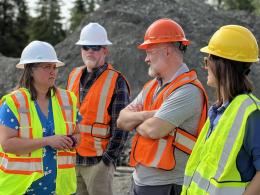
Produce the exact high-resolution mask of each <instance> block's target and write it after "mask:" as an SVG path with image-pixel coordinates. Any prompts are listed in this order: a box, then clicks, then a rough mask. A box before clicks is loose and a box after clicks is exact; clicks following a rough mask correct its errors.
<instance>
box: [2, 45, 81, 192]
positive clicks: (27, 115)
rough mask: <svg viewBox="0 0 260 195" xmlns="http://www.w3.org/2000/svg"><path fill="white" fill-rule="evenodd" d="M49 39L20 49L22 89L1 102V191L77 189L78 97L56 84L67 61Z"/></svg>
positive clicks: (71, 190) (69, 190)
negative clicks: (59, 57)
mask: <svg viewBox="0 0 260 195" xmlns="http://www.w3.org/2000/svg"><path fill="white" fill-rule="evenodd" d="M63 65H64V63H62V62H61V61H59V60H58V59H57V56H56V52H55V50H54V48H53V46H51V45H50V44H49V43H46V42H41V41H33V42H31V43H30V44H29V45H27V46H26V47H25V48H24V50H23V52H22V55H21V59H20V62H19V63H18V64H17V65H16V67H17V68H22V69H23V74H22V76H21V79H20V82H19V84H18V87H17V90H15V91H13V92H11V93H10V94H7V95H5V96H4V97H3V98H2V105H1V107H0V194H36V195H43V194H44V195H45V194H61V195H69V194H73V193H75V192H76V174H75V165H74V163H75V155H76V153H75V150H74V148H75V146H76V145H77V144H78V142H79V138H80V137H79V133H78V127H77V125H76V121H77V119H79V120H80V118H81V117H80V115H79V114H78V113H77V109H76V105H77V100H76V97H75V96H74V94H73V93H71V92H69V91H66V90H62V89H59V88H56V87H55V79H56V76H57V67H59V66H63Z"/></svg>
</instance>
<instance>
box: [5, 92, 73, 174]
mask: <svg viewBox="0 0 260 195" xmlns="http://www.w3.org/2000/svg"><path fill="white" fill-rule="evenodd" d="M10 97H11V99H10V100H11V102H10V104H11V105H13V106H14V107H15V108H16V110H17V114H18V115H17V116H18V121H19V124H20V128H19V131H18V137H21V138H28V139H35V138H40V137H42V130H41V129H40V128H41V126H37V127H38V128H37V127H36V126H35V124H36V123H35V121H36V120H37V119H36V118H37V117H36V116H35V112H34V110H33V108H32V104H34V103H31V102H30V101H31V100H30V95H29V93H28V91H27V90H26V89H24V88H20V89H18V90H16V91H14V92H12V93H11V95H10ZM55 98H57V102H58V103H59V105H57V104H55V103H53V109H54V111H58V110H57V109H60V110H62V113H63V119H62V120H61V121H57V120H56V121H54V122H55V126H56V124H57V127H59V128H61V126H60V125H58V123H59V122H60V123H64V122H65V124H66V131H65V132H64V131H62V130H61V129H59V130H58V131H55V132H56V133H58V134H65V135H66V134H67V135H71V134H72V133H74V131H75V119H74V116H75V113H74V112H75V111H76V110H73V102H72V98H71V94H70V92H68V91H65V90H60V89H58V90H57V92H56V97H52V99H55ZM52 102H53V100H52ZM59 107H60V108H59ZM55 109H56V110H55ZM56 118H57V117H56ZM73 121H74V122H73ZM33 127H34V128H35V129H34V130H33ZM36 130H37V131H36ZM75 156H76V153H75V151H73V150H72V151H57V168H58V169H68V168H72V167H75ZM0 162H2V163H1V164H0V170H2V171H3V172H5V173H9V174H22V175H31V174H33V173H40V174H43V169H42V149H40V150H37V151H34V152H32V153H29V154H23V155H15V154H9V153H5V152H4V151H3V150H2V149H1V148H0ZM58 176H59V175H58Z"/></svg>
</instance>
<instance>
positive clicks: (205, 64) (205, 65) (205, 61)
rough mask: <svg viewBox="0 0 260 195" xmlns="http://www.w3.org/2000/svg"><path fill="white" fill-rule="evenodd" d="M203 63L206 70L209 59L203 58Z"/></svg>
mask: <svg viewBox="0 0 260 195" xmlns="http://www.w3.org/2000/svg"><path fill="white" fill-rule="evenodd" d="M203 61H204V68H208V67H209V58H208V57H204V58H203Z"/></svg>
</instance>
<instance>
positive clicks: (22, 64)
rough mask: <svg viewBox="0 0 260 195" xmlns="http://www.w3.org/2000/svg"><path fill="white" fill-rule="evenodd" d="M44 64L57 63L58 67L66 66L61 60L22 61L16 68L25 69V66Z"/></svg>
mask: <svg viewBox="0 0 260 195" xmlns="http://www.w3.org/2000/svg"><path fill="white" fill-rule="evenodd" d="M42 62H49V63H56V67H61V66H64V65H65V64H64V63H63V62H61V61H59V60H44V61H39V60H30V61H20V62H19V63H18V64H16V68H19V69H24V65H25V64H32V63H42Z"/></svg>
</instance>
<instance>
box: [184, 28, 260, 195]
mask: <svg viewBox="0 0 260 195" xmlns="http://www.w3.org/2000/svg"><path fill="white" fill-rule="evenodd" d="M201 52H204V53H207V54H208V56H207V57H205V59H204V60H205V69H206V70H208V78H207V84H208V85H209V86H210V87H213V88H215V89H216V94H217V96H216V99H217V100H216V103H215V104H214V105H213V106H212V107H211V108H210V109H209V113H208V114H209V117H208V120H207V122H206V124H205V125H204V127H203V129H202V131H201V133H200V136H199V138H198V140H197V142H196V144H195V146H194V148H193V151H192V154H191V156H190V158H189V160H188V162H187V165H186V169H185V178H184V184H183V188H182V194H183V195H184V194H190V195H203V194H210V195H233V194H234V195H238V194H250V195H258V194H260V185H259V183H260V141H259V140H260V131H259V130H260V129H259V128H260V111H259V109H260V101H259V100H258V99H257V98H256V97H255V96H254V95H253V94H252V90H253V87H252V84H251V82H250V80H249V78H248V74H249V71H250V67H251V65H252V64H253V63H254V62H258V61H259V59H258V45H257V41H256V39H255V37H254V35H253V34H252V33H251V32H250V31H249V30H248V29H247V28H244V27H242V26H238V25H227V26H223V27H221V28H220V29H219V30H218V31H216V32H215V33H214V35H213V36H212V38H211V39H210V41H209V44H208V46H206V47H203V48H202V49H201Z"/></svg>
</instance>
